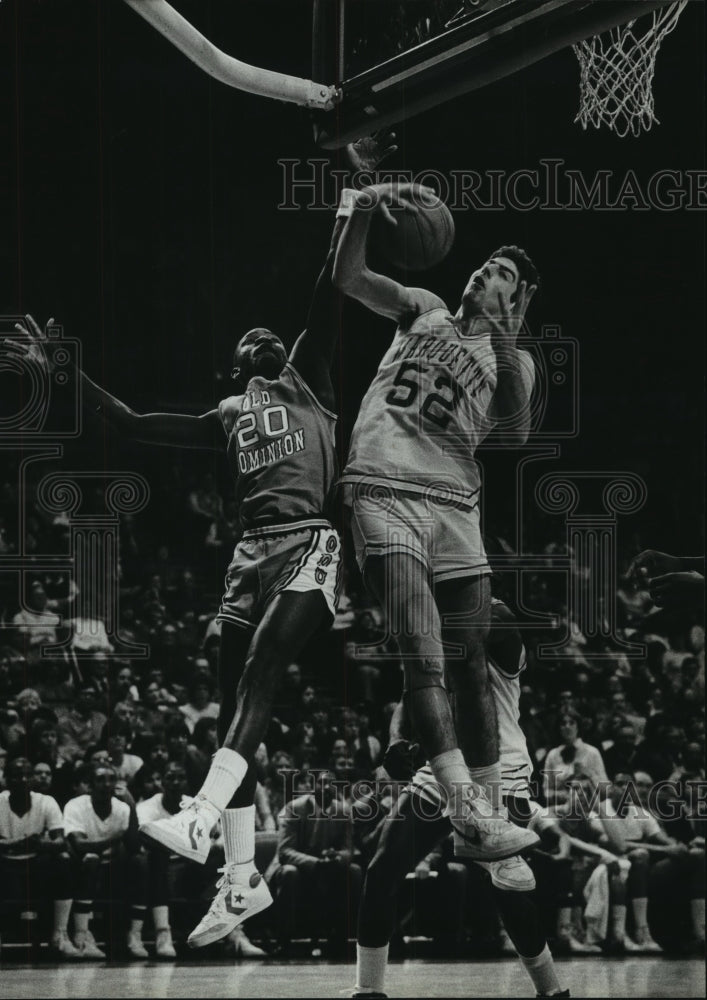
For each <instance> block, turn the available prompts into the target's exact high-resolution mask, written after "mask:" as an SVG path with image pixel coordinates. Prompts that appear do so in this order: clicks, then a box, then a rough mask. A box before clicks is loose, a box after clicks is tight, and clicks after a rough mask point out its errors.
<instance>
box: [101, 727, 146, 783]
mask: <svg viewBox="0 0 707 1000" xmlns="http://www.w3.org/2000/svg"><path fill="white" fill-rule="evenodd" d="M109 726H110V729H109V730H108V732H107V734H106V740H105V749H106V750H107V751H108V756H109V759H110V762H111V764H112V765H113V768H114V770H115V773H116V777H117V779H118V780H117V782H116V794H117V790H118V789H119V788H120V786H121V785H122V786H123V787H129V786H130V784H131V782H132V780H133V778H134V777H135V775H136V774H137V773H138V771H139V770H140V768H141V767H142V765H143V763H144V761H143V759H142V757H138V756H137V755H136V754H133V753H128V752H127V751H126V747H127V743H128V739H129V736H130V730H129V729H128V728H127V727H125V725H124V724H123V723H120V722H115V723H114V722H111V723H109Z"/></svg>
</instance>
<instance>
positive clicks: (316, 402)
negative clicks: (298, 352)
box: [285, 361, 339, 420]
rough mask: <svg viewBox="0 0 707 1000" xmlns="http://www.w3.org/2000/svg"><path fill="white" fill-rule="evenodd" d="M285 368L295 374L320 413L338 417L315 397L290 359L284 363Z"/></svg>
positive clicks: (334, 417) (332, 417)
mask: <svg viewBox="0 0 707 1000" xmlns="http://www.w3.org/2000/svg"><path fill="white" fill-rule="evenodd" d="M285 368H288V369H289V370H290V371H291V372H292V374H293V375H294V376H295V378H296V379H297V381H298V382H299V384H300V385H301V387H302V388H303V389H304V390H305V392H306V393H307V395H308V396H309V397H310V398H311V400H312V402H313V403H314V404H315V405H316V406H317V407H318V409H320V410H321V411H322V413H326V415H327V416H328V417H331V419H332V420H338V419H339V418H338V417H337V415H336V413H332V411H331V410H328V409H327V408H326V406H324V404H323V403H321V402H320V401H319V400H318V399H317V397H316V395H315V393H314V392H313V390H312V389H311V388H310V387H309V386H308V385H307V383H306V382H305V380H304V379H303V378H302V376H301V375H300V373H299V372H298V371H297V369H296V368H295V366H294V365H293V364H292V362H291V361H288V362H287V364H286V365H285Z"/></svg>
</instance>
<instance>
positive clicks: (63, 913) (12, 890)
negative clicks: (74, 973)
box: [0, 757, 79, 958]
mask: <svg viewBox="0 0 707 1000" xmlns="http://www.w3.org/2000/svg"><path fill="white" fill-rule="evenodd" d="M31 781H32V765H31V764H30V762H29V761H28V760H27V758H26V757H16V758H15V759H14V760H13V761H12V762H11V763H10V764H9V766H8V768H7V786H8V787H7V791H4V792H0V879H1V881H2V900H1V901H0V906H1V907H2V911H3V920H2V924H3V926H2V933H5V932H6V931H7V929H8V926H9V925H10V924H11V923H12V922H13V920H14V921H16V920H17V919H18V918H19V920H21V921H22V922H23V923H24V925H25V930H24V933H23V935H22V936H23V938H24V939H25V940H27V937H28V936H29V939H30V940H34V933H33V925H36V922H37V919H38V916H39V913H38V911H39V908H40V907H41V905H42V904H43V903H44V902H45V901H46V900H47V899H51V900H53V905H54V921H53V929H52V936H51V949H52V951H53V952H54V954H55V955H56V956H57V957H58V958H78V957H79V953H78V951H77V949H76V948H75V947H74V945H73V944H72V943H71V941H70V940H69V936H68V933H67V931H68V925H69V915H70V913H71V904H72V896H73V893H72V887H71V869H70V859H69V855H68V854H67V852H66V845H65V843H64V824H63V821H62V817H61V810H60V809H59V806H58V805H57V803H56V801H55V800H54V799H53V798H52V797H51V796H50V795H46V794H42V793H41V792H37V791H32V790H31V788H30V785H31ZM28 932H29V935H28ZM37 943H38V942H37Z"/></svg>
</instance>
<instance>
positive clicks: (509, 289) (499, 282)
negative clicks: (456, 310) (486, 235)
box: [462, 257, 519, 317]
mask: <svg viewBox="0 0 707 1000" xmlns="http://www.w3.org/2000/svg"><path fill="white" fill-rule="evenodd" d="M518 282H519V275H518V268H517V267H516V265H515V264H514V263H513V261H512V260H511V259H510V258H509V257H491V258H490V259H489V260H487V261H486V263H485V264H484V265H483V266H482V267H480V268H478V270H476V271H474V273H473V274H472V276H471V277H470V278H469V281H468V283H467V286H466V288H465V289H464V294H463V295H462V309H463V312H464V315H465V316H467V317H471V316H479V315H481V313H483V312H488V313H490V314H491V315H492V316H498V315H499V311H500V304H499V299H500V300H501V302H502V303H503V311H504V312H510V310H511V307H512V304H513V299H514V297H515V293H516V291H517V289H518Z"/></svg>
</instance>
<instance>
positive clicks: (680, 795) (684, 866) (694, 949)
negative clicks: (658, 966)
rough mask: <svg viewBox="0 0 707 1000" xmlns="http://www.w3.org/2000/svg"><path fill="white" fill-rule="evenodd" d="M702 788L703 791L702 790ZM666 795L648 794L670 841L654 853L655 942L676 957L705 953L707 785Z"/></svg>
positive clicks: (687, 784)
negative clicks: (706, 808)
mask: <svg viewBox="0 0 707 1000" xmlns="http://www.w3.org/2000/svg"><path fill="white" fill-rule="evenodd" d="M700 786H701V787H700ZM666 792H667V794H665V795H664V796H663V797H662V800H661V797H657V796H655V795H653V794H649V796H648V802H649V804H652V803H655V805H656V809H657V808H660V811H661V813H662V816H661V815H660V814H658V813H657V811H656V813H654V816H655V817H656V818H658V819H659V820H660V825H661V830H662V832H663V834H664V835H665V836H664V838H663V840H662V841H661V843H660V844H657V845H656V846H654V847H651V848H650V851H651V858H652V860H653V858H655V861H654V863H653V864H652V866H651V869H650V875H649V884H648V898H649V905H650V910H649V917H650V922H651V929H652V931H653V936H654V937H655V938H656V940H657V941H658V943H659V944H660V945H661V946H662V947H663V948H664V949H665V950H666V951H667V952H669V953H671V954H683V955H684V954H690V953H696V954H698V955H704V950H705V837H704V829H705V818H704V785H703V784H702V783H701V782H700V781H699V780H698V782H697V783H696V786H695V787H692V783H691V781H690V780H689V779H685V780H684V781H683V782H681V783H679V784H676V785H675V786H674V788H673V789H672V791H671V789H670V786H668V787H667V789H666Z"/></svg>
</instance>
